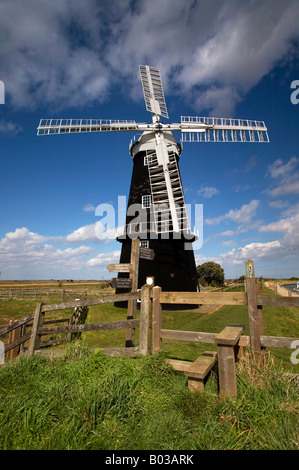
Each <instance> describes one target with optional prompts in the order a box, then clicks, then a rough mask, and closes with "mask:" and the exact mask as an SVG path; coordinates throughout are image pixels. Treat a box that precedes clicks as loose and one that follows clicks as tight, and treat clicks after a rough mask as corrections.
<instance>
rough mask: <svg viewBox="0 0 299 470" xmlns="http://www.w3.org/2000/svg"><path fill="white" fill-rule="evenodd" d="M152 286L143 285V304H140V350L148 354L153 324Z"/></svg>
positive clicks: (144, 354)
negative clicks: (151, 325)
mask: <svg viewBox="0 0 299 470" xmlns="http://www.w3.org/2000/svg"><path fill="white" fill-rule="evenodd" d="M150 290H151V288H150V287H149V286H147V285H144V286H142V287H141V306H140V336H139V352H140V354H141V355H143V356H146V355H147V354H148V353H149V352H150V348H151V341H150V324H151V297H150Z"/></svg>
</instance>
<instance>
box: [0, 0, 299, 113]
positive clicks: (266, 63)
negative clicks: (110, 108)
mask: <svg viewBox="0 0 299 470" xmlns="http://www.w3.org/2000/svg"><path fill="white" fill-rule="evenodd" d="M269 12H271V14H269ZM298 16H299V4H298V2H296V0H285V1H284V2H282V1H281V0H264V1H263V2H260V1H259V0H252V2H251V3H250V7H248V3H246V2H240V1H238V0H227V1H225V2H219V0H210V1H209V2H207V1H205V0H198V1H197V2H194V1H191V0H186V1H184V2H182V1H181V0H163V2H161V1H160V0H152V1H151V2H149V1H148V0H139V1H138V2H132V1H131V0H113V1H112V2H108V1H107V2H106V1H105V2H99V1H96V0H89V1H87V2H82V1H80V0H60V1H59V2H58V1H53V2H37V1H36V0H26V2H24V1H23V0H10V1H7V2H2V4H1V17H0V31H1V52H0V64H1V65H0V69H1V70H0V76H1V79H2V80H3V81H4V83H5V85H6V96H7V98H9V100H11V102H12V103H13V105H14V106H16V107H34V106H36V105H38V104H40V103H43V104H51V105H56V106H58V107H62V106H63V107H66V106H74V105H76V106H77V105H79V106H80V105H84V106H86V105H88V104H90V103H92V102H94V101H101V100H103V99H105V98H106V97H107V96H108V93H109V91H110V86H111V85H112V84H114V83H116V81H119V83H120V84H121V86H122V87H123V89H124V88H125V89H126V91H127V92H128V93H130V94H131V95H132V97H134V98H137V99H141V97H142V93H141V87H139V88H136V84H137V80H139V78H138V74H137V66H138V64H140V63H141V64H142V63H150V64H151V65H155V66H158V67H160V69H161V72H162V76H163V83H164V88H165V90H166V92H168V90H170V89H171V90H175V92H176V93H178V94H180V96H184V97H185V99H187V100H188V101H189V103H192V104H193V106H194V108H195V109H196V110H198V111H199V110H202V109H204V108H206V109H208V110H209V111H210V113H211V114H213V113H216V114H218V113H221V114H224V115H225V114H232V113H233V110H234V106H235V104H236V103H238V102H239V101H240V100H242V98H243V96H244V94H245V93H247V91H248V90H250V89H251V88H252V87H253V86H255V85H256V84H257V83H258V82H259V81H260V80H261V79H262V77H263V76H265V75H266V74H268V73H269V72H270V71H271V70H272V68H273V67H274V66H276V65H277V63H278V62H279V61H280V60H282V59H283V58H284V57H285V56H286V55H287V54H288V52H289V51H290V49H291V47H292V46H291V41H292V39H294V38H296V37H298V24H297V18H298ZM198 86H201V87H203V89H202V91H201V93H198V88H197V87H198ZM136 89H137V92H136Z"/></svg>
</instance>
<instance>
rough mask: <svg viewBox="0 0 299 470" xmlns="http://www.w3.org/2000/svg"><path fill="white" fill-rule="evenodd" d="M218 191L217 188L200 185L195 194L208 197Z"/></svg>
mask: <svg viewBox="0 0 299 470" xmlns="http://www.w3.org/2000/svg"><path fill="white" fill-rule="evenodd" d="M218 193H219V190H218V189H217V188H213V187H211V186H205V187H202V188H200V189H199V190H198V191H197V194H198V195H199V196H202V197H203V198H204V199H208V198H210V197H212V196H215V194H218Z"/></svg>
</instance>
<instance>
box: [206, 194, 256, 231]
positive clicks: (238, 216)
mask: <svg viewBox="0 0 299 470" xmlns="http://www.w3.org/2000/svg"><path fill="white" fill-rule="evenodd" d="M258 205H259V201H257V200H256V199H253V200H252V201H251V202H250V203H249V204H243V206H241V209H230V210H229V211H228V212H227V213H226V214H224V215H220V216H218V217H214V218H212V219H209V218H208V219H205V223H206V224H207V225H217V224H219V223H220V222H222V221H224V220H230V221H232V222H236V223H241V224H242V227H243V226H244V225H245V224H250V223H251V220H252V218H253V217H254V216H255V214H256V211H257V208H258Z"/></svg>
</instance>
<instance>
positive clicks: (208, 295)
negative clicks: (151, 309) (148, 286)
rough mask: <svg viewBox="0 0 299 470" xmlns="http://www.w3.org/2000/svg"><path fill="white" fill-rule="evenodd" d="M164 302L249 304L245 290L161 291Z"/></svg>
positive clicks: (162, 301)
mask: <svg viewBox="0 0 299 470" xmlns="http://www.w3.org/2000/svg"><path fill="white" fill-rule="evenodd" d="M161 303H162V304H165V303H167V304H175V303H179V304H195V305H197V304H202V305H247V297H246V294H245V293H244V292H161Z"/></svg>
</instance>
